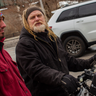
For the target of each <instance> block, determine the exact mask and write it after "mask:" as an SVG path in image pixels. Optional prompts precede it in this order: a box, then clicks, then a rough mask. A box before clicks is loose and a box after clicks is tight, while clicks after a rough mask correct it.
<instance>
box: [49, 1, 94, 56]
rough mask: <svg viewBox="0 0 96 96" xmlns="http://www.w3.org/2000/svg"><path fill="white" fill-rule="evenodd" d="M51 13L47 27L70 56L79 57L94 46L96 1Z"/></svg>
mask: <svg viewBox="0 0 96 96" xmlns="http://www.w3.org/2000/svg"><path fill="white" fill-rule="evenodd" d="M53 13H54V14H53V15H52V17H51V18H50V20H49V21H48V25H49V27H50V28H51V29H52V30H53V32H54V33H55V34H56V35H57V36H58V37H60V38H61V40H62V42H63V46H64V49H65V50H66V51H67V52H68V53H69V54H70V55H72V56H74V57H79V56H81V55H83V54H84V52H85V50H86V49H87V48H88V47H90V46H91V45H93V44H96V0H90V1H86V2H82V3H78V4H75V5H71V6H67V7H64V8H61V9H58V10H56V11H53Z"/></svg>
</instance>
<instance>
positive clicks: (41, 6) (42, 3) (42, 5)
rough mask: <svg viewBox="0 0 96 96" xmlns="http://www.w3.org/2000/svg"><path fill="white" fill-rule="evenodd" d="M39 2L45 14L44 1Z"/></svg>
mask: <svg viewBox="0 0 96 96" xmlns="http://www.w3.org/2000/svg"><path fill="white" fill-rule="evenodd" d="M39 1H40V5H41V8H42V10H43V12H44V14H45V10H44V6H43V3H42V0H39Z"/></svg>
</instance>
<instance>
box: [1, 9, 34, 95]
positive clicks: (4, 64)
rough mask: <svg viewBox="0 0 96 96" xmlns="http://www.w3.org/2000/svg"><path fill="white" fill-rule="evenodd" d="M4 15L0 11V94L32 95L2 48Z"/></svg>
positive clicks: (14, 64) (15, 66)
mask: <svg viewBox="0 0 96 96" xmlns="http://www.w3.org/2000/svg"><path fill="white" fill-rule="evenodd" d="M5 27H6V24H5V23H4V15H3V14H2V12H1V11H0V96H32V95H31V93H30V91H29V90H28V88H27V87H26V85H25V82H24V80H23V79H22V77H21V75H20V73H19V70H18V67H17V64H16V63H15V62H14V61H13V60H12V58H11V57H10V55H9V54H8V52H7V51H6V50H4V49H3V45H4V43H3V41H4V39H5V38H4V28H5Z"/></svg>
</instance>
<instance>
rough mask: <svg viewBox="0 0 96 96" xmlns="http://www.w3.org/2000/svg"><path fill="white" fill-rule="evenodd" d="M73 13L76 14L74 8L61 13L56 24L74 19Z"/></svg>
mask: <svg viewBox="0 0 96 96" xmlns="http://www.w3.org/2000/svg"><path fill="white" fill-rule="evenodd" d="M75 13H76V8H72V9H69V10H66V11H63V12H62V13H61V14H60V16H59V18H58V19H57V22H60V21H65V20H70V19H74V18H75V16H76V15H75Z"/></svg>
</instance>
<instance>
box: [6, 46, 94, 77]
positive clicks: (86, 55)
mask: <svg viewBox="0 0 96 96" xmlns="http://www.w3.org/2000/svg"><path fill="white" fill-rule="evenodd" d="M5 50H6V51H7V52H8V53H9V54H10V55H11V57H12V59H13V60H14V61H16V55H15V47H10V48H5ZM94 54H96V45H93V46H91V47H90V48H88V50H86V52H85V53H84V55H83V56H82V57H79V58H80V59H88V58H90V57H91V56H93V55H94ZM81 73H82V72H70V74H72V75H73V76H75V77H77V76H78V75H80V74H81Z"/></svg>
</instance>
